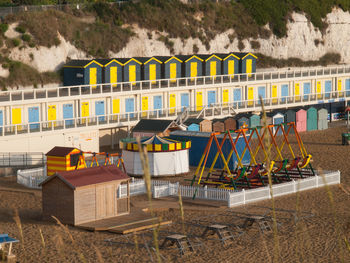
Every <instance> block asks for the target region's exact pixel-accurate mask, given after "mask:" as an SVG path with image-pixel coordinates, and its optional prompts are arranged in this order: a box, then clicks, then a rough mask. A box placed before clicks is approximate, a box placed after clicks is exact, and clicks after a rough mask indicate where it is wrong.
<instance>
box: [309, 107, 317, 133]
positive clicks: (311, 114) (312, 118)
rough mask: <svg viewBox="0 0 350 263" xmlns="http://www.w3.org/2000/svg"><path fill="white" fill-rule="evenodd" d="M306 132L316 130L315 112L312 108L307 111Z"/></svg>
mask: <svg viewBox="0 0 350 263" xmlns="http://www.w3.org/2000/svg"><path fill="white" fill-rule="evenodd" d="M307 130H308V131H314V130H317V110H316V109H314V108H310V109H309V110H308V111H307Z"/></svg>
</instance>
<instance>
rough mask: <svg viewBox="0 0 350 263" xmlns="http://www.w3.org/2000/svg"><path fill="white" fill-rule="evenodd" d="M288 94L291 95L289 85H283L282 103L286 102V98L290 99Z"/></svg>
mask: <svg viewBox="0 0 350 263" xmlns="http://www.w3.org/2000/svg"><path fill="white" fill-rule="evenodd" d="M288 94H289V91H288V84H283V85H282V86H281V97H282V99H281V101H282V102H286V98H285V97H288V96H289V95H288Z"/></svg>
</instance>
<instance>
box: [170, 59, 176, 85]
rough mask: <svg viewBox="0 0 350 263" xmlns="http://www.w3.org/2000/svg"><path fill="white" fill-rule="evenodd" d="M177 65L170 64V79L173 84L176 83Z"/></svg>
mask: <svg viewBox="0 0 350 263" xmlns="http://www.w3.org/2000/svg"><path fill="white" fill-rule="evenodd" d="M176 77H177V75H176V63H170V79H171V82H175V81H176Z"/></svg>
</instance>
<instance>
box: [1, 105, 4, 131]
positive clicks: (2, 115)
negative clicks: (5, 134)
mask: <svg viewBox="0 0 350 263" xmlns="http://www.w3.org/2000/svg"><path fill="white" fill-rule="evenodd" d="M3 125H4V113H3V111H2V110H0V133H2V126H3ZM0 135H1V134H0Z"/></svg>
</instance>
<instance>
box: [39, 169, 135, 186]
mask: <svg viewBox="0 0 350 263" xmlns="http://www.w3.org/2000/svg"><path fill="white" fill-rule="evenodd" d="M55 177H58V178H60V179H61V180H62V181H63V182H65V183H66V184H67V185H68V186H69V187H71V188H72V189H76V188H78V187H82V186H86V185H92V184H100V183H106V182H110V181H116V180H128V179H130V177H129V176H128V175H127V174H125V173H124V172H122V171H121V170H120V169H119V168H118V167H117V166H116V165H108V166H97V167H91V168H85V169H79V170H74V171H67V172H59V173H55V174H54V175H52V176H50V177H49V178H48V179H46V180H45V181H44V182H42V183H41V185H43V184H46V183H47V182H49V181H50V180H52V179H53V178H55Z"/></svg>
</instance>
